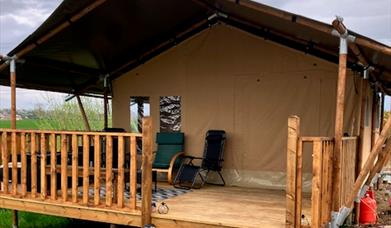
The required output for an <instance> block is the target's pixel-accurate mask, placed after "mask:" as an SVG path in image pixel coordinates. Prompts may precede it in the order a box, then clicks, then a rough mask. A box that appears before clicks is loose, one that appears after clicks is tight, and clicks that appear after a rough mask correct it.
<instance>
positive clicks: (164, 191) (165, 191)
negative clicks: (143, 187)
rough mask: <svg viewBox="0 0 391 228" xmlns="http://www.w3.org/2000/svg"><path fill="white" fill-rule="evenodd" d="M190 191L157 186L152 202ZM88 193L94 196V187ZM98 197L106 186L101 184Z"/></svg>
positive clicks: (128, 196)
mask: <svg viewBox="0 0 391 228" xmlns="http://www.w3.org/2000/svg"><path fill="white" fill-rule="evenodd" d="M188 192H192V190H191V189H189V190H187V189H178V188H157V190H156V191H152V202H153V203H157V202H161V201H163V200H166V199H169V198H173V197H176V196H179V195H183V194H185V193H188ZM82 194H83V193H82V192H79V195H80V196H81V195H82ZM89 194H90V196H91V197H93V196H94V189H93V188H90V189H89ZM124 194H125V200H128V199H129V198H130V193H129V191H125V193H124ZM100 197H102V198H104V197H106V187H105V186H102V187H101V188H100ZM136 197H137V200H141V193H140V192H137V195H136Z"/></svg>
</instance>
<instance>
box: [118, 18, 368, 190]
mask: <svg viewBox="0 0 391 228" xmlns="http://www.w3.org/2000/svg"><path fill="white" fill-rule="evenodd" d="M336 79H337V65H335V64H332V63H329V62H326V61H324V60H321V59H318V58H315V57H312V56H309V55H306V54H305V53H301V52H297V51H295V50H293V49H290V48H287V47H285V46H281V45H277V44H276V43H273V42H270V41H266V40H264V39H261V38H259V37H256V36H253V35H251V34H249V33H247V32H244V31H242V30H239V29H237V28H234V27H231V26H228V25H225V24H218V25H215V26H213V27H211V28H210V29H208V30H205V31H203V32H201V33H199V34H197V35H195V36H193V37H191V38H189V39H188V40H187V41H185V42H183V43H182V44H180V45H178V46H177V47H175V48H173V49H170V50H169V51H167V52H165V53H163V54H161V55H159V56H157V57H156V58H154V59H152V60H151V61H149V62H147V63H145V64H144V65H141V66H139V67H137V68H135V69H133V70H131V71H129V72H128V73H126V74H124V75H122V76H121V77H120V78H118V79H117V80H115V81H114V82H113V126H114V127H122V128H126V129H128V130H130V122H129V121H130V114H129V100H130V97H131V96H148V97H150V103H151V116H152V118H153V120H154V121H153V122H154V126H153V129H154V131H155V132H157V131H159V97H160V96H168V95H175V96H181V97H182V129H181V130H182V131H183V132H184V133H185V135H186V146H185V148H186V151H185V152H186V153H188V154H191V155H198V156H200V155H201V154H202V149H203V145H204V142H203V140H204V134H205V132H206V131H207V130H209V129H224V130H226V131H227V134H228V140H227V147H226V152H225V158H224V159H225V161H224V175H225V178H226V180H227V181H228V183H229V184H230V185H239V186H251V187H270V188H283V186H284V184H285V179H284V178H285V166H286V138H287V135H286V123H287V117H288V116H289V115H291V114H297V115H299V116H300V117H301V118H302V120H303V121H302V131H303V132H302V134H303V135H311V136H333V134H334V129H333V128H334V117H335V100H336V98H335V96H336ZM360 82H361V80H360V77H359V76H358V75H355V74H354V73H353V72H349V76H348V83H347V96H346V101H347V108H346V112H345V117H346V122H345V123H346V124H345V127H344V128H345V132H346V133H348V134H349V135H356V134H357V132H358V127H359V126H358V120H359V116H358V115H359V108H360V101H359V96H358V91H359V89H360V88H359V87H360ZM368 94H370V92H369V91H368ZM369 100H371V99H369ZM369 110H371V109H369ZM370 127H371V126H370V123H369V125H368V126H366V128H367V129H370ZM366 136H369V138H370V130H367V132H366ZM366 138H368V137H366ZM367 144H368V142H366V143H365V148H366V151H368V150H369V147H368V146H367ZM310 159H311V154H310V153H306V154H305V161H307V162H304V169H305V170H306V171H309V170H310V167H311V165H310V164H311V162H310V161H311V160H310ZM306 178H307V179H308V178H310V177H309V176H307V177H306ZM307 183H308V182H307Z"/></svg>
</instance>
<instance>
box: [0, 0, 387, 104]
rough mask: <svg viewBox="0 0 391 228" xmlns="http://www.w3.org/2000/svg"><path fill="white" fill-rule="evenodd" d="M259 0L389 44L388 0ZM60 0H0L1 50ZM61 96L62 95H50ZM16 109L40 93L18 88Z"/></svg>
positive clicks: (3, 96) (5, 92) (2, 96)
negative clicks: (335, 21) (337, 18)
mask: <svg viewBox="0 0 391 228" xmlns="http://www.w3.org/2000/svg"><path fill="white" fill-rule="evenodd" d="M259 2H261V3H264V4H267V5H270V6H273V7H276V8H280V9H283V10H286V11H290V12H293V13H296V14H299V15H303V16H306V17H310V18H313V19H316V20H319V21H323V22H326V23H331V21H332V20H333V19H334V18H335V15H338V16H342V17H343V18H344V23H345V25H346V26H347V27H348V28H349V29H351V30H353V31H355V32H358V33H360V34H362V35H365V36H368V37H371V38H372V39H375V40H377V41H379V42H382V43H385V44H387V45H389V46H391V0H262V1H259ZM60 3H61V1H60V0H0V53H1V54H6V53H8V52H9V51H11V50H12V49H13V48H14V47H15V46H16V45H17V44H18V43H20V42H21V41H23V40H24V39H25V38H26V37H27V36H28V35H29V34H31V33H32V32H33V31H34V30H35V29H36V28H37V27H38V26H39V25H40V24H41V23H42V22H43V21H44V20H45V19H46V18H47V17H48V16H49V15H50V14H51V13H52V12H53V10H54V9H55V8H56V7H57V6H58V5H59V4H60ZM53 96H56V97H59V98H62V96H63V95H58V94H56V95H53ZM17 98H18V100H17V107H18V108H33V107H34V105H36V104H38V103H44V100H43V96H42V95H41V93H38V92H35V91H34V92H32V91H30V90H22V89H20V90H18V97H17ZM8 106H9V89H8V88H6V87H0V108H3V107H8Z"/></svg>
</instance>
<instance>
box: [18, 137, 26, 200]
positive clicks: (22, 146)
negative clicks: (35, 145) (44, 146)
mask: <svg viewBox="0 0 391 228" xmlns="http://www.w3.org/2000/svg"><path fill="white" fill-rule="evenodd" d="M20 156H21V163H22V167H21V172H22V173H21V182H22V183H21V184H22V196H26V193H27V156H26V134H25V133H24V132H22V133H21V134H20Z"/></svg>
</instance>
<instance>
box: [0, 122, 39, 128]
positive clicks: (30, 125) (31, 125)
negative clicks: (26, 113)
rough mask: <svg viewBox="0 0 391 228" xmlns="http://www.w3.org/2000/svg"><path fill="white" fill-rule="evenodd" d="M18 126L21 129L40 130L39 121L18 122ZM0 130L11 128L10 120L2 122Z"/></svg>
mask: <svg viewBox="0 0 391 228" xmlns="http://www.w3.org/2000/svg"><path fill="white" fill-rule="evenodd" d="M16 126H17V128H19V129H38V128H39V127H38V124H37V120H17V121H16ZM0 128H11V121H10V120H0Z"/></svg>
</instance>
